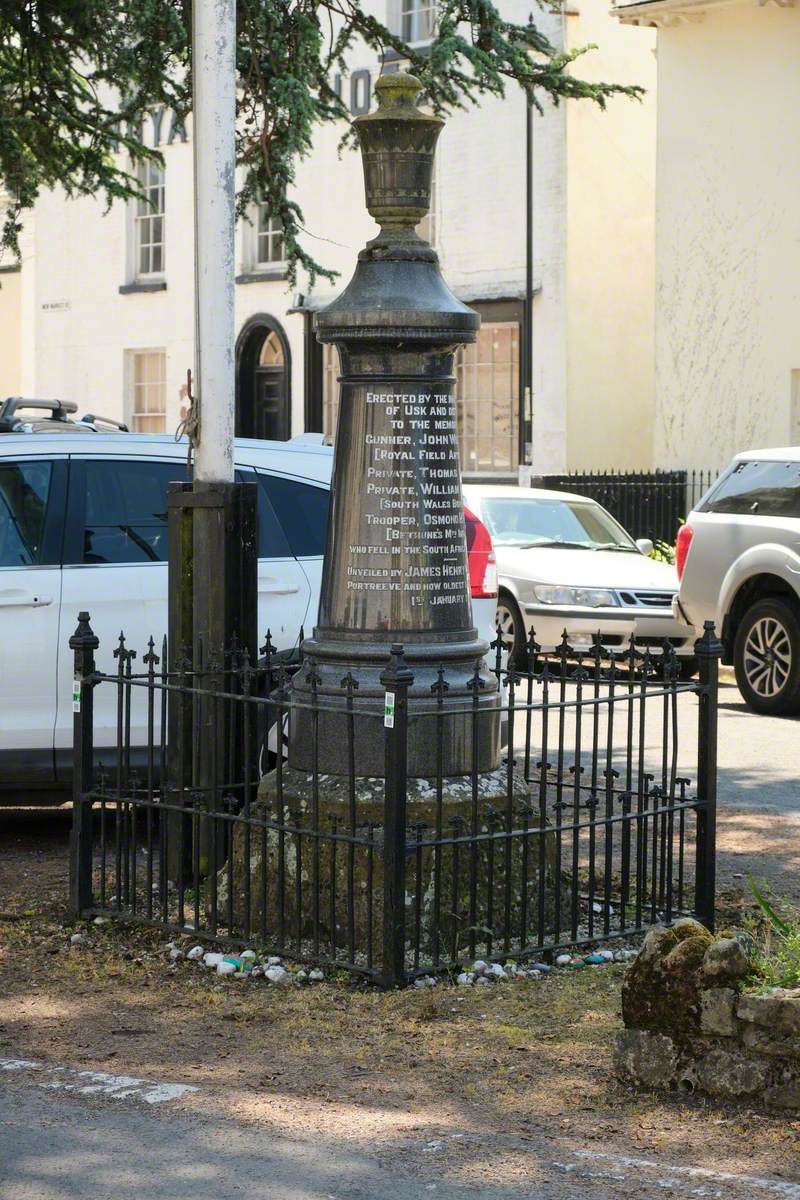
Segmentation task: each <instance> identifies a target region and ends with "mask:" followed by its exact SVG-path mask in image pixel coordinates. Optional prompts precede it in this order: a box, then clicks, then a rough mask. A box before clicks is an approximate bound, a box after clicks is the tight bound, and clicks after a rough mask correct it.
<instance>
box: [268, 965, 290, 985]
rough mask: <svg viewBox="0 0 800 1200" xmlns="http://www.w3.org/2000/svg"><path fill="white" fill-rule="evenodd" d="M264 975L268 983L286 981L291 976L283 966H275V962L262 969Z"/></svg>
mask: <svg viewBox="0 0 800 1200" xmlns="http://www.w3.org/2000/svg"><path fill="white" fill-rule="evenodd" d="M264 977H265V979H268V980H269V981H270V983H286V982H287V981H288V980H289V979H290V978H291V976H290V975H289V972H288V971H287V970H286V969H285V968H284V967H279V966H277V964H276V965H275V966H272V967H267V968H266V969H265V971H264Z"/></svg>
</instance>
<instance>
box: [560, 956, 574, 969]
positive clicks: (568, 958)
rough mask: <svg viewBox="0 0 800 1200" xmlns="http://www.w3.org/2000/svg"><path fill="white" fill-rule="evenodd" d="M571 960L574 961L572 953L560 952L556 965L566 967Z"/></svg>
mask: <svg viewBox="0 0 800 1200" xmlns="http://www.w3.org/2000/svg"><path fill="white" fill-rule="evenodd" d="M571 962H572V955H570V954H559V956H558V958H557V959H556V966H557V967H566V966H569V964H570V963H571Z"/></svg>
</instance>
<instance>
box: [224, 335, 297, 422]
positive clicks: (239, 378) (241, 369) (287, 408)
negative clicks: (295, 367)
mask: <svg viewBox="0 0 800 1200" xmlns="http://www.w3.org/2000/svg"><path fill="white" fill-rule="evenodd" d="M290 372H291V360H290V355H289V344H288V342H287V340H286V334H285V333H284V332H283V329H282V328H281V326H280V325H279V323H278V322H277V321H276V320H274V319H273V318H272V317H270V316H266V315H259V316H257V317H252V318H251V319H250V320H249V321H248V322H247V324H246V325H245V326H244V328H243V329H242V332H241V333H240V334H239V340H238V342H237V343H236V436H237V437H247V438H267V439H269V440H271V441H276V442H285V441H288V439H289V438H290V437H291V427H292V422H291V403H292V394H291V373H290Z"/></svg>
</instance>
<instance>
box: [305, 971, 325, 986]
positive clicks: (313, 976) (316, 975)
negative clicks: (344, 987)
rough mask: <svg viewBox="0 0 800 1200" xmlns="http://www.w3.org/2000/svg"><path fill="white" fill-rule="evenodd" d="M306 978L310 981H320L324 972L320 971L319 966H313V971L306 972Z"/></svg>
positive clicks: (323, 976)
mask: <svg viewBox="0 0 800 1200" xmlns="http://www.w3.org/2000/svg"><path fill="white" fill-rule="evenodd" d="M308 978H309V979H310V980H311V982H312V983H321V982H322V980H323V979H324V978H325V974H324V972H322V971H320V969H319V967H314V970H313V971H309V972H308Z"/></svg>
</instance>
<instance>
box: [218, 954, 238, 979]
mask: <svg viewBox="0 0 800 1200" xmlns="http://www.w3.org/2000/svg"><path fill="white" fill-rule="evenodd" d="M217 974H218V975H235V974H236V964H235V963H232V962H225V960H224V959H223V958H222V956H221V955H220V961H219V962H218V963H217Z"/></svg>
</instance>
